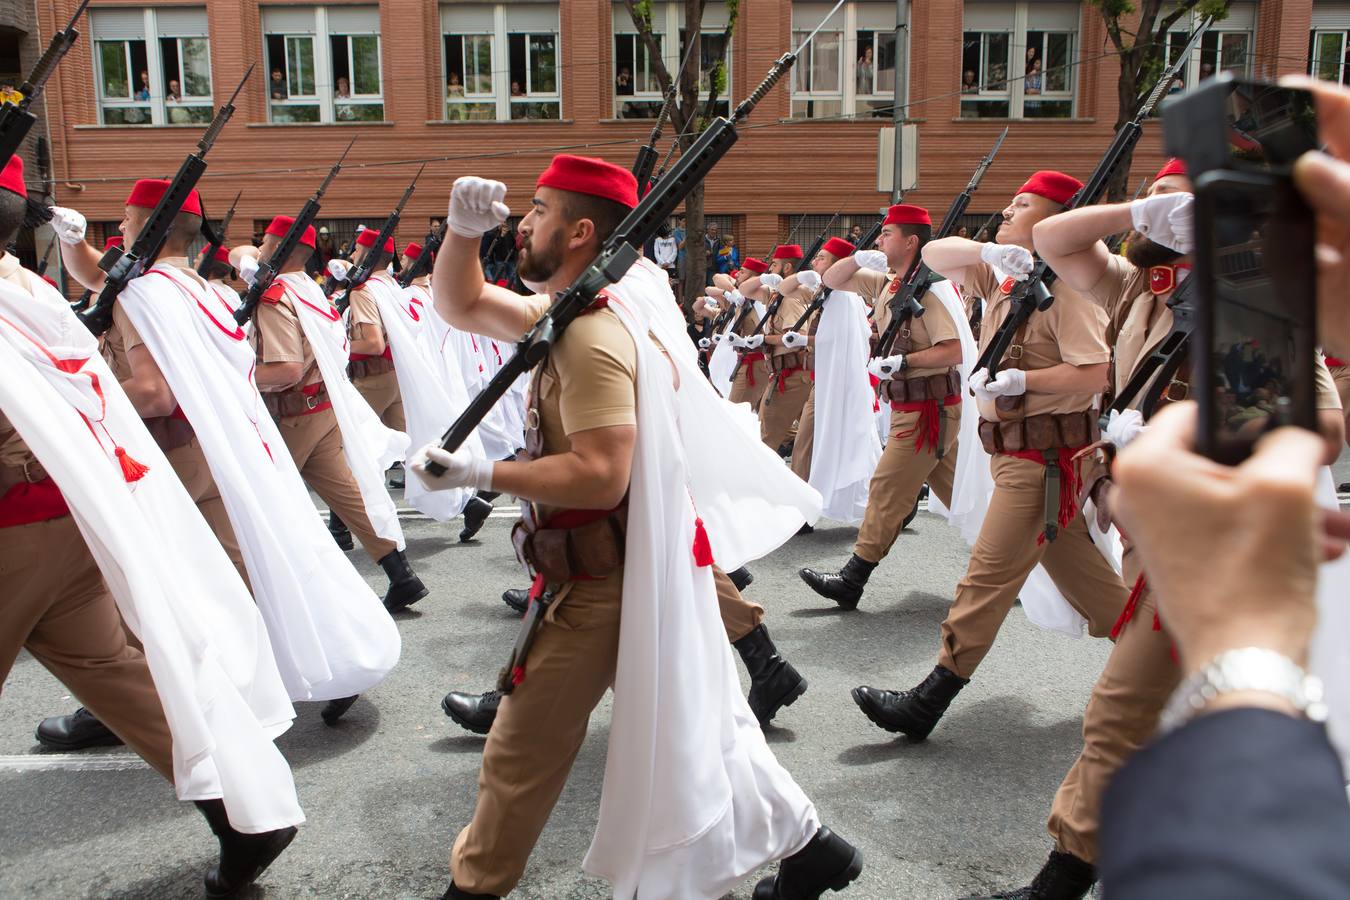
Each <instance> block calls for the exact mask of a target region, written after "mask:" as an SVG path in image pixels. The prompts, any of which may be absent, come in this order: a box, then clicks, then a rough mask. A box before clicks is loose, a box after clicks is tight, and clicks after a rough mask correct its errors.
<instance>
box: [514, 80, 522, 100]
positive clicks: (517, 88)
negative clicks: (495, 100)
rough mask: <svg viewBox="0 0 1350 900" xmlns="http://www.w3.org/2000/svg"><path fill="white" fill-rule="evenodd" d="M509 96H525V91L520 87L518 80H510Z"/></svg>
mask: <svg viewBox="0 0 1350 900" xmlns="http://www.w3.org/2000/svg"><path fill="white" fill-rule="evenodd" d="M511 96H512V97H524V96H525V91H524V89H523V88H521V86H520V82H519V81H513V82H511Z"/></svg>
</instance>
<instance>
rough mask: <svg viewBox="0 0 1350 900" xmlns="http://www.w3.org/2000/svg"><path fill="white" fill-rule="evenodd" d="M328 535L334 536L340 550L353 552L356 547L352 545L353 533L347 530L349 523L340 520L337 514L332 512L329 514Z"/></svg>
mask: <svg viewBox="0 0 1350 900" xmlns="http://www.w3.org/2000/svg"><path fill="white" fill-rule="evenodd" d="M328 533H329V534H331V535H332V536H333V540H334V541H335V542H336V543H337V545H338V549H339V550H351V549H353V548H354V547H355V546H356V545H355V544H353V543H352V533H351V531H350V530H349V529H348V528H347V523H346V522H344V521H342V520H341V519H339V518H338V516H337V513H335V512H333V511H332V510H329V512H328Z"/></svg>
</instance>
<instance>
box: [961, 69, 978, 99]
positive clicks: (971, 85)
mask: <svg viewBox="0 0 1350 900" xmlns="http://www.w3.org/2000/svg"><path fill="white" fill-rule="evenodd" d="M979 92H980V85H979V82H977V81H976V80H975V70H974V69H966V70H965V71H964V72H962V73H961V93H963V94H978V93H979Z"/></svg>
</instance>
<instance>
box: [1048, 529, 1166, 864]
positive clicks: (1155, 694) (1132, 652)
mask: <svg viewBox="0 0 1350 900" xmlns="http://www.w3.org/2000/svg"><path fill="white" fill-rule="evenodd" d="M1122 569H1123V571H1124V573H1125V583H1126V584H1128V585H1130V586H1131V587H1133V585H1134V583H1135V579H1136V578H1138V577H1139V574H1140V567H1139V563H1138V553H1136V552H1135V551H1133V550H1132V549H1130V548H1128V547H1127V548H1126V550H1125V559H1124V564H1123V566H1122ZM1157 610H1158V607H1157V601H1156V600H1155V599H1154V596H1153V591H1151V590H1149V589H1148V588H1147V587H1145V588H1144V592H1143V594H1142V595H1141V596H1140V597H1139V599H1138V601H1137V602H1136V605H1135V609H1134V614H1133V615H1132V616H1131V618H1130V621H1129V622H1127V623H1126V624H1125V626H1124V627H1123V628H1122V629H1121V631H1120V636H1119V637H1118V638H1117V639H1116V645H1115V646H1114V647H1112V648H1111V656H1110V657H1109V658H1108V659H1107V661H1106V668H1105V669H1103V670H1102V674H1101V677H1099V678H1098V679H1097V683H1096V685H1094V686H1093V688H1092V698H1091V699H1090V700H1088V705H1087V710H1086V712H1084V713H1083V749H1082V752H1080V753H1079V754H1078V759H1077V760H1076V761H1075V762H1074V764H1073V768H1071V769H1069V774H1068V775H1066V776H1065V777H1064V782H1063V783H1062V784H1061V785H1060V786H1059V791H1058V792H1057V793H1056V794H1055V802H1054V805H1053V806H1052V807H1051V809H1050V821H1049V823H1048V826H1047V827H1048V828H1049V830H1050V836H1051V837H1053V838H1054V839H1055V846H1056V847H1058V848H1059V849H1060V850H1062V851H1064V852H1066V853H1072V854H1073V855H1074V856H1076V857H1078V858H1079V859H1081V860H1085V861H1086V862H1090V863H1095V862H1096V861H1097V825H1098V820H1099V818H1100V816H1101V806H1102V794H1103V793H1104V792H1105V791H1106V786H1107V785H1108V784H1109V783H1110V782H1111V779H1112V778H1113V777H1115V774H1116V772H1117V770H1119V769H1120V767H1121V766H1123V765H1124V764H1125V762H1126V760H1128V759H1129V758H1130V757H1131V756H1132V755H1134V753H1135V752H1136V751H1138V750H1139V748H1141V747H1142V746H1144V744H1145V743H1146V742H1147V741H1148V740H1149V738H1151V737H1152V736H1153V733H1154V732H1155V731H1156V730H1157V727H1158V716H1159V715H1160V714H1161V713H1162V708H1163V706H1164V705H1166V703H1167V698H1168V697H1170V696H1171V695H1172V691H1173V690H1175V689H1176V686H1177V682H1178V681H1180V680H1181V670H1180V669H1178V668H1177V664H1176V662H1175V661H1173V659H1172V641H1171V639H1170V638H1169V637H1168V636H1167V632H1166V631H1155V630H1154V628H1153V617H1154V614H1155V613H1156V612H1157Z"/></svg>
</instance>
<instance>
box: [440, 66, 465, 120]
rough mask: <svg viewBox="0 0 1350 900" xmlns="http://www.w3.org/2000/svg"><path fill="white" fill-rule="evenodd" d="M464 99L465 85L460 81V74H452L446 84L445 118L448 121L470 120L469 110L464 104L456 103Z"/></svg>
mask: <svg viewBox="0 0 1350 900" xmlns="http://www.w3.org/2000/svg"><path fill="white" fill-rule="evenodd" d="M463 99H464V83H463V82H462V81H461V80H460V77H459V73H458V72H451V73H450V77H449V78H448V79H447V80H446V84H445V101H446V103H445V117H446V118H447V119H450V120H451V121H454V122H462V121H464V119H466V118H468V115H469V110H468V108H467V107H465V105H464V104H463V103H458V102H456V101H459V100H463Z"/></svg>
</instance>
